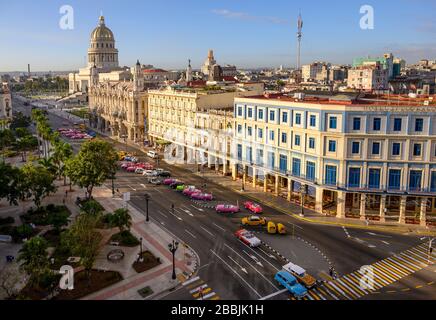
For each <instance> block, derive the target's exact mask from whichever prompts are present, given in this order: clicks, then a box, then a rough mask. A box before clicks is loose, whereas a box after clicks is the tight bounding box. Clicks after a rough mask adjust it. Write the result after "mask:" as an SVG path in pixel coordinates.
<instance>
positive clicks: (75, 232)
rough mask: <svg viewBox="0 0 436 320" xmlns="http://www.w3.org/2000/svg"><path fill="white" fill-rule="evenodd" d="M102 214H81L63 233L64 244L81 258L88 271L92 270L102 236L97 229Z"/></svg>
mask: <svg viewBox="0 0 436 320" xmlns="http://www.w3.org/2000/svg"><path fill="white" fill-rule="evenodd" d="M100 218H101V216H95V215H89V214H80V215H79V216H78V217H77V219H76V221H75V222H74V224H73V225H72V226H71V228H70V229H69V230H68V231H66V232H64V233H63V234H62V240H61V241H62V246H64V247H66V248H68V249H69V250H70V252H71V253H72V254H74V255H76V256H79V257H80V258H81V264H82V265H83V266H84V267H85V269H86V271H87V272H88V275H89V274H90V273H89V272H90V271H91V269H92V267H93V265H94V262H95V259H96V258H97V255H98V249H99V246H100V241H101V239H102V236H101V234H100V233H98V232H97V231H96V230H95V229H96V227H97V225H98V223H99V222H100Z"/></svg>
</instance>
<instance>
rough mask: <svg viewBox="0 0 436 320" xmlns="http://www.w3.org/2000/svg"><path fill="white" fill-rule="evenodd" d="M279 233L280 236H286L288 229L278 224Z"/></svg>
mask: <svg viewBox="0 0 436 320" xmlns="http://www.w3.org/2000/svg"><path fill="white" fill-rule="evenodd" d="M277 233H278V234H286V227H285V225H284V224H282V223H277Z"/></svg>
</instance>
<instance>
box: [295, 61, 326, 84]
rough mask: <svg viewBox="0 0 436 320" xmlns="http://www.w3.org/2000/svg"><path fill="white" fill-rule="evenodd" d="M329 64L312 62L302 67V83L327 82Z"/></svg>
mask: <svg viewBox="0 0 436 320" xmlns="http://www.w3.org/2000/svg"><path fill="white" fill-rule="evenodd" d="M329 67H330V64H328V63H325V62H314V63H311V64H306V65H303V66H302V68H301V73H302V77H303V81H304V82H309V81H320V82H322V81H324V82H326V81H328V79H329Z"/></svg>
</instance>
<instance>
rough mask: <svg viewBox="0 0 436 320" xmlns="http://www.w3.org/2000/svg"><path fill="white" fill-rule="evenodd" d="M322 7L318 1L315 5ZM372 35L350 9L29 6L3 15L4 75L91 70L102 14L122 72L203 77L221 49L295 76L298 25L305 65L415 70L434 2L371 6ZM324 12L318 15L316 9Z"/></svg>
mask: <svg viewBox="0 0 436 320" xmlns="http://www.w3.org/2000/svg"><path fill="white" fill-rule="evenodd" d="M314 2H317V3H316V4H314ZM64 4H69V5H71V6H72V7H73V8H74V18H75V19H74V24H75V28H74V30H62V29H60V28H59V20H60V18H61V14H60V13H59V8H60V7H61V6H62V5H64ZM365 4H369V5H372V6H373V8H374V13H375V28H374V30H361V29H360V27H359V20H360V18H361V16H362V14H360V13H359V10H360V7H361V5H363V3H362V2H361V1H357V0H350V1H339V0H334V1H329V3H328V4H327V3H325V1H311V2H310V3H305V2H297V1H284V0H276V1H274V2H268V4H266V3H265V2H264V1H260V0H259V1H257V0H254V1H250V2H249V3H248V2H244V1H229V0H226V1H213V2H212V1H211V2H199V1H184V2H178V1H168V2H165V3H161V2H157V3H156V2H155V1H134V0H126V1H123V2H122V3H120V2H110V1H102V0H98V1H92V2H91V3H88V2H84V1H70V2H69V3H65V2H64V1H57V0H55V1H38V2H34V1H30V0H20V1H16V2H12V3H8V5H7V6H6V5H3V6H2V11H1V12H0V37H1V38H2V50H0V72H11V71H22V72H24V71H26V70H27V64H28V63H30V64H31V66H32V70H33V71H35V72H37V71H68V70H77V69H79V68H81V67H84V66H85V56H86V53H87V49H88V46H89V38H90V33H91V31H92V30H93V29H94V28H95V27H96V26H97V23H98V17H99V15H100V13H101V12H102V13H103V15H104V16H105V18H106V24H107V26H108V27H109V28H111V30H112V31H113V32H114V35H115V39H116V41H117V42H116V46H117V48H118V49H119V58H120V65H123V66H124V65H126V66H131V65H133V64H134V63H135V62H136V60H137V59H139V60H140V61H141V63H143V64H152V65H154V66H157V67H160V68H165V69H182V68H185V67H186V66H187V61H188V59H191V60H192V66H193V68H194V69H199V68H200V66H201V65H202V63H203V62H204V60H205V59H206V56H207V51H208V50H209V49H213V50H214V53H215V58H216V60H217V61H218V63H220V64H221V65H224V64H233V65H236V66H237V67H239V68H258V67H265V68H267V67H279V66H280V65H283V66H284V67H294V66H295V65H296V63H297V58H296V54H297V49H296V48H297V35H296V33H297V19H298V14H299V12H301V14H302V17H303V20H304V28H303V40H302V49H301V63H302V64H307V63H310V62H312V61H327V62H331V63H334V64H351V63H352V60H353V58H355V57H357V56H367V55H371V56H380V55H382V54H383V53H386V52H392V53H393V54H394V55H395V56H396V57H400V58H403V59H405V60H406V61H407V63H409V64H410V63H415V62H417V61H418V60H420V59H423V58H427V59H436V37H434V34H435V33H436V18H435V17H434V15H432V12H434V11H435V9H436V3H435V2H434V1H431V0H418V1H410V0H400V1H396V2H388V3H386V2H383V3H380V2H379V1H377V2H376V1H366V3H365ZM314 8H316V10H314Z"/></svg>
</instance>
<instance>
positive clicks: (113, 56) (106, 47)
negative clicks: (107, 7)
mask: <svg viewBox="0 0 436 320" xmlns="http://www.w3.org/2000/svg"><path fill="white" fill-rule="evenodd" d="M94 65H95V66H96V67H97V69H98V73H99V76H100V77H101V81H105V80H108V79H109V80H110V81H121V80H129V79H130V78H129V77H130V73H129V72H128V71H127V70H124V69H123V68H120V67H119V64H118V50H117V49H116V47H115V37H114V34H113V32H112V31H111V30H110V29H109V28H108V27H107V26H106V24H105V20H104V17H103V16H101V17H100V19H99V23H98V26H97V27H96V28H95V29H94V30H93V31H92V32H91V37H90V45H89V49H88V57H87V66H86V67H85V68H81V69H79V72H78V73H70V74H69V76H68V78H69V93H70V94H74V93H79V94H80V93H82V94H86V93H87V92H88V89H89V87H90V85H91V69H92V68H93V66H94Z"/></svg>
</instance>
